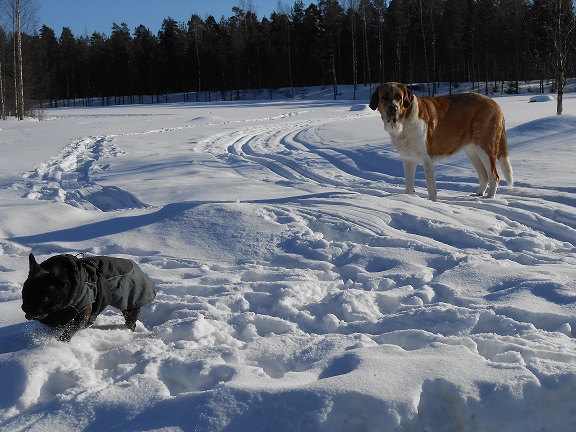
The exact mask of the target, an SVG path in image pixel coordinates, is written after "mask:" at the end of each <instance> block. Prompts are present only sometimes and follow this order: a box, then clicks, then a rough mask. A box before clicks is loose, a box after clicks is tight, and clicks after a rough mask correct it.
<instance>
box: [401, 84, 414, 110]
mask: <svg viewBox="0 0 576 432" xmlns="http://www.w3.org/2000/svg"><path fill="white" fill-rule="evenodd" d="M413 97H414V93H412V91H411V90H410V89H409V88H408V87H406V94H405V95H404V100H403V101H402V105H404V108H410V105H412V98H413Z"/></svg>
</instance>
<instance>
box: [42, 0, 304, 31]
mask: <svg viewBox="0 0 576 432" xmlns="http://www.w3.org/2000/svg"><path fill="white" fill-rule="evenodd" d="M34 1H35V3H36V5H38V6H39V10H38V12H37V17H38V22H39V27H40V26H42V25H43V24H45V25H47V26H48V27H50V28H51V29H53V30H54V32H55V33H56V36H59V35H60V33H61V32H62V27H69V28H70V29H71V30H72V33H73V34H74V36H86V35H87V36H90V35H92V33H93V32H95V31H97V32H100V33H105V34H107V35H110V33H111V29H112V23H113V22H116V23H117V24H120V23H122V22H125V23H126V24H128V28H129V29H130V30H131V31H134V29H135V28H136V27H137V26H139V25H140V24H143V25H144V26H146V27H148V28H149V29H150V30H151V31H152V32H153V33H155V34H156V33H157V32H158V30H159V29H160V27H161V26H162V21H163V20H164V18H168V17H171V18H173V19H175V20H176V21H181V22H187V21H188V19H189V18H190V16H191V15H192V14H193V13H195V14H197V15H199V16H200V17H201V18H206V17H207V16H208V15H213V16H214V17H215V18H216V19H217V20H219V19H220V17H222V16H225V17H230V16H232V15H233V13H232V8H233V7H234V6H239V7H241V5H242V4H244V5H247V4H249V3H250V2H249V1H248V0H244V1H243V0H207V1H206V0H204V1H203V0H98V1H94V0H34ZM311 2H312V1H308V2H306V1H305V2H304V4H306V5H307V4H310V3H311ZM281 3H282V4H283V5H286V6H288V7H291V6H292V5H293V4H294V1H293V0H288V1H287V0H283V1H282V2H281ZM251 4H252V6H253V8H252V9H253V10H254V12H255V13H256V15H257V16H258V18H260V19H261V18H263V17H268V16H270V14H271V13H272V12H273V11H274V10H277V9H278V0H251ZM244 9H247V7H246V6H245V7H244Z"/></svg>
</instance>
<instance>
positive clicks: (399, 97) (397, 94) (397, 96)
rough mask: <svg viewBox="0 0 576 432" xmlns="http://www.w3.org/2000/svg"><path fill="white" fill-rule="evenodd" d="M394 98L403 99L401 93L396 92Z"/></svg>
mask: <svg viewBox="0 0 576 432" xmlns="http://www.w3.org/2000/svg"><path fill="white" fill-rule="evenodd" d="M394 99H396V100H400V99H402V96H400V93H396V94H395V95H394Z"/></svg>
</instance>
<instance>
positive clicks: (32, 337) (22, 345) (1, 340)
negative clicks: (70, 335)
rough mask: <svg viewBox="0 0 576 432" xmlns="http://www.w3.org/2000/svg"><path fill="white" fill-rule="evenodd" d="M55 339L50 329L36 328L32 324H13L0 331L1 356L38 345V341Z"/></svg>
mask: <svg viewBox="0 0 576 432" xmlns="http://www.w3.org/2000/svg"><path fill="white" fill-rule="evenodd" d="M47 337H54V332H53V331H52V329H50V328H44V327H34V326H33V325H31V323H18V324H12V325H8V326H5V327H2V328H1V329H0V354H7V353H13V352H17V351H21V350H24V349H27V348H31V347H34V346H36V345H38V341H40V340H42V339H45V338H47Z"/></svg>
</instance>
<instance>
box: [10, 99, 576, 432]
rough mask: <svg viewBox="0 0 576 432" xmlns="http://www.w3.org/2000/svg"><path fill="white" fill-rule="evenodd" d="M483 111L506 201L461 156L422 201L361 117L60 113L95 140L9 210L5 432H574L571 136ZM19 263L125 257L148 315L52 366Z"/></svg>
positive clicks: (326, 107)
mask: <svg viewBox="0 0 576 432" xmlns="http://www.w3.org/2000/svg"><path fill="white" fill-rule="evenodd" d="M526 99H527V98H526ZM498 101H499V103H501V105H502V106H503V108H504V110H505V114H508V113H509V112H510V113H511V112H512V111H514V114H510V117H511V120H509V131H508V138H509V142H510V148H511V161H512V165H513V168H514V170H515V177H516V179H517V183H516V186H515V188H514V189H510V188H507V187H506V184H505V182H503V183H502V186H501V188H500V190H499V193H498V195H497V196H496V198H495V199H480V198H477V197H473V196H471V194H472V193H474V191H475V190H476V188H477V179H476V177H475V172H474V170H473V169H472V167H471V166H470V164H469V162H468V161H467V160H466V158H465V157H464V156H455V157H453V158H450V159H446V160H445V161H443V162H440V163H439V164H438V165H437V169H436V171H437V182H438V187H439V194H438V198H439V201H438V202H436V203H432V202H430V201H428V200H427V199H426V198H425V197H426V191H425V184H424V179H423V178H424V176H423V173H422V171H421V168H419V171H418V173H417V194H416V196H406V195H404V194H403V193H402V192H403V189H404V180H403V174H402V163H401V160H400V159H399V157H398V155H397V154H396V153H395V151H394V150H393V149H392V148H391V146H390V145H389V138H388V137H387V136H386V135H385V133H384V131H383V128H382V124H381V121H380V120H379V117H378V116H377V115H375V114H374V113H373V112H372V111H370V110H368V109H367V108H366V106H365V105H358V104H352V103H348V104H346V103H326V102H319V101H314V102H300V103H294V104H290V103H254V104H220V105H218V104H213V105H209V104H207V105H201V106H193V107H190V106H178V105H175V106H168V107H158V106H153V107H147V108H137V109H136V108H134V110H135V111H139V113H138V115H136V114H134V115H125V114H124V113H125V112H126V111H128V110H129V109H128V108H125V107H118V108H108V109H102V111H104V113H102V114H98V115H93V114H86V112H89V110H80V109H79V110H75V111H73V112H71V113H70V114H68V115H61V114H60V111H55V112H56V113H58V115H59V117H53V118H48V119H47V121H45V122H43V123H45V124H47V125H48V126H46V127H47V128H49V129H51V130H53V131H54V134H56V135H57V133H58V130H59V128H63V127H66V125H69V124H71V123H74V124H78V123H82V124H83V125H84V123H86V124H85V125H84V126H82V127H79V129H80V130H84V129H87V128H88V127H90V128H93V129H99V131H98V134H97V135H89V134H86V135H85V136H82V137H76V138H72V139H71V141H70V144H69V145H66V146H65V147H64V148H63V149H62V148H58V146H57V145H55V146H54V149H55V151H54V153H53V155H52V156H51V157H49V158H47V159H46V161H45V162H41V163H39V164H37V165H35V166H34V167H28V169H27V170H26V172H25V173H24V174H23V175H22V176H21V177H20V178H17V177H16V176H14V181H13V182H12V183H11V185H10V186H8V187H7V188H6V189H5V191H4V192H3V193H4V194H5V195H7V196H8V195H9V196H10V200H9V201H8V202H9V203H10V204H9V205H8V217H7V219H6V221H7V223H10V222H13V221H15V220H16V219H17V218H18V217H22V216H19V215H21V212H22V208H26V209H27V210H26V211H28V212H29V213H27V214H28V215H29V216H26V217H25V220H24V221H21V222H20V223H19V224H18V226H11V225H5V226H4V227H3V233H4V235H3V240H1V243H0V246H1V247H2V251H3V253H2V255H0V268H2V273H1V275H0V276H1V279H0V289H2V291H1V294H2V298H3V300H4V303H1V304H0V307H1V308H2V311H3V313H4V315H5V316H7V317H9V318H6V319H5V321H4V324H3V327H0V337H1V338H2V345H1V348H0V352H2V354H0V378H1V379H2V381H3V383H5V388H7V389H9V390H7V391H5V392H4V393H3V396H1V397H0V428H6V430H21V429H26V428H30V430H49V429H50V430H81V429H86V430H122V431H127V430H134V431H135V430H157V429H162V430H184V431H188V430H199V431H221V430H226V431H241V430H253V431H257V430H262V431H265V430H285V431H295V430H302V431H381V430H407V431H422V430H433V431H455V430H467V431H474V430H478V431H488V430H507V431H530V430H555V431H570V430H573V429H574V428H575V427H576V411H575V410H576V408H575V407H576V391H575V390H576V345H575V343H574V336H575V335H576V314H575V312H576V311H575V309H576V308H575V304H576V303H575V302H576V282H575V281H576V258H575V255H574V252H575V248H574V245H575V244H576V210H575V204H576V194H575V193H576V186H575V185H574V182H573V179H572V176H573V173H572V172H571V170H572V168H571V167H570V166H567V164H566V161H567V160H571V159H570V158H573V156H572V155H573V154H574V152H575V151H576V144H575V143H574V141H573V131H574V129H575V127H576V118H575V117H571V116H563V117H561V118H557V117H546V118H540V117H538V116H534V114H533V113H528V108H526V112H519V111H518V110H519V107H520V106H522V107H523V105H520V103H524V102H526V101H521V100H520V99H518V98H517V99H513V98H510V99H507V98H503V99H500V100H498ZM572 102H576V101H572ZM574 107H576V103H574ZM530 108H532V106H531V107H530ZM140 111H141V112H140ZM156 111H159V112H161V113H162V114H163V115H162V116H152V115H150V114H151V113H153V112H156ZM573 111H574V112H576V109H574V110H573ZM541 117H544V116H541ZM58 124H61V125H62V126H59V127H58ZM83 128H84V129H83ZM3 132H6V131H3ZM61 135H62V136H64V134H63V133H61ZM33 136H34V135H33V134H32V138H30V139H31V140H32V139H33ZM543 143H545V146H544V144H543ZM23 160H26V159H25V156H23ZM22 198H32V200H23V199H22ZM21 201H24V202H25V204H22V203H21ZM46 213H49V214H57V215H58V216H54V217H49V218H48V221H47V222H46V224H45V225H42V226H40V227H39V226H38V222H37V221H35V219H34V218H37V217H38V216H39V215H45V214H46ZM35 223H36V225H35ZM30 251H33V252H34V253H35V254H39V255H42V254H44V255H45V256H46V257H47V256H49V255H51V254H54V253H65V252H84V253H86V254H117V255H120V256H128V257H130V258H133V259H135V260H137V261H138V262H139V263H140V264H141V265H142V267H143V268H144V270H145V271H146V272H147V273H148V274H149V275H150V276H151V277H152V278H153V279H154V281H155V282H156V283H157V285H158V287H159V295H158V297H157V299H156V301H155V302H154V304H153V305H152V306H151V307H148V308H145V309H143V311H142V323H139V325H138V329H137V332H136V333H130V332H128V331H126V330H124V329H122V328H121V327H122V326H121V323H122V319H121V316H120V314H118V313H117V311H114V310H108V311H107V312H106V313H105V314H104V315H103V316H101V317H99V319H98V321H97V324H96V326H95V327H93V328H91V329H88V330H85V331H82V332H80V333H79V334H78V335H77V336H75V338H74V339H73V340H72V342H71V343H69V344H62V343H60V342H57V341H55V340H53V339H51V338H50V337H49V336H48V335H47V332H46V331H45V329H43V328H42V327H41V326H40V325H38V324H37V323H24V322H23V321H24V319H23V314H22V313H21V312H19V310H18V308H19V305H20V303H19V300H18V298H19V294H20V291H19V290H20V286H21V282H22V281H23V278H25V274H26V270H27V269H26V265H27V264H26V262H27V261H26V258H25V257H26V256H27V254H28V253H29V252H30ZM163 428H164V429H163Z"/></svg>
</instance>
